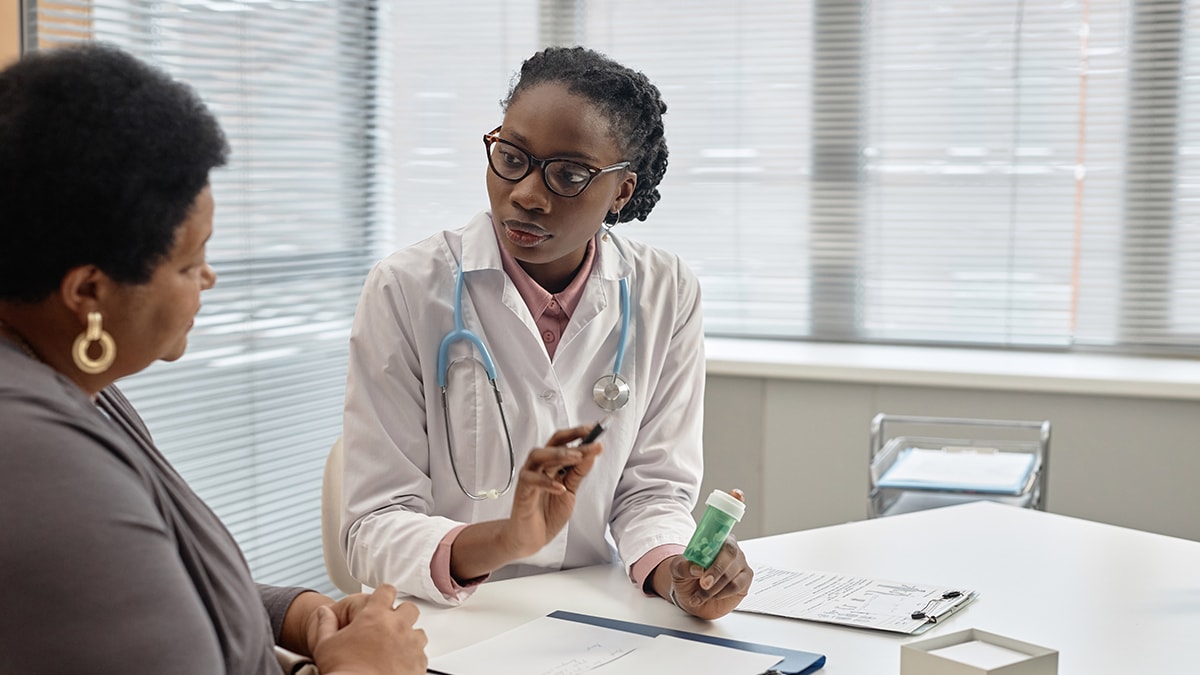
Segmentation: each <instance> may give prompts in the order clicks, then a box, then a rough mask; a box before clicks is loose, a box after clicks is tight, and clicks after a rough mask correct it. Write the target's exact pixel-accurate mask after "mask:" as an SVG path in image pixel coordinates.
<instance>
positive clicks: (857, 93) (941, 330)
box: [396, 0, 1200, 353]
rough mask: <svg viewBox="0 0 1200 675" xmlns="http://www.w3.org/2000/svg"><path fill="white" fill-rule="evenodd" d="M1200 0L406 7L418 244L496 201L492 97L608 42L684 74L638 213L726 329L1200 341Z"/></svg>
mask: <svg viewBox="0 0 1200 675" xmlns="http://www.w3.org/2000/svg"><path fill="white" fill-rule="evenodd" d="M1193 5H1194V3H1190V2H1179V1H1178V0H1138V1H1136V2H1135V1H1133V0H1125V1H1121V0H1088V1H1086V2H1085V1H1083V0H1079V1H1071V0H1068V1H1066V2H1056V3H1047V2H1024V1H1021V0H945V1H943V2H938V3H912V2H857V3H856V2H844V1H843V0H808V1H800V2H797V1H794V0H755V1H750V0H741V1H737V2H710V3H696V2H688V1H684V0H661V1H659V2H654V3H645V2H638V1H635V0H591V1H590V2H581V1H579V0H542V1H541V2H533V1H532V0H529V1H526V2H501V3H485V2H463V3H457V4H456V5H455V10H453V11H451V10H445V9H439V8H440V7H441V5H434V4H433V3H422V2H406V3H404V6H405V9H404V12H405V13H406V15H408V16H407V19H408V20H407V21H406V22H404V23H405V25H406V27H407V30H408V31H410V33H411V34H413V35H416V34H419V35H420V39H419V40H414V41H409V40H405V39H400V40H398V43H397V44H398V47H397V48H398V49H399V50H411V51H410V52H409V56H410V57H411V58H418V57H419V56H420V55H422V54H424V55H426V56H431V55H436V58H430V59H427V60H426V61H425V62H424V63H423V64H422V66H423V67H422V68H420V69H418V70H419V71H421V74H420V75H419V77H420V78H421V79H422V81H423V82H424V83H425V85H426V86H423V87H417V88H407V87H405V86H404V85H403V84H401V85H400V86H398V87H397V89H396V97H397V114H396V125H397V128H399V129H403V130H404V131H403V133H405V134H407V135H408V136H409V137H410V138H411V139H413V142H412V143H411V144H410V145H409V147H410V149H409V150H408V152H407V157H406V156H405V154H406V153H402V154H401V157H400V159H401V162H402V163H404V164H405V166H406V168H402V169H401V171H400V172H399V173H398V174H397V180H398V182H397V192H398V194H407V195H411V196H412V199H411V202H409V200H404V201H405V202H406V203H411V204H412V208H413V210H414V212H413V213H405V212H403V211H401V214H400V215H401V217H400V219H399V222H398V225H399V228H400V229H399V232H400V239H401V240H403V241H405V242H407V241H411V240H415V239H417V238H419V237H421V236H424V235H426V234H428V233H430V232H432V231H434V230H436V229H440V228H443V227H445V228H455V227H459V226H461V225H462V224H463V223H465V222H466V220H467V218H468V217H469V215H470V214H471V213H473V212H474V210H480V209H483V208H486V198H485V196H484V194H483V181H482V180H481V179H480V177H479V174H480V173H481V172H482V171H483V170H484V164H483V158H482V156H480V153H479V148H478V147H477V145H478V144H477V143H476V142H474V140H475V137H477V136H478V135H479V133H482V132H483V131H486V130H487V129H490V128H492V127H493V126H495V123H496V122H497V121H498V120H497V118H498V116H499V115H500V111H499V108H498V107H492V106H490V105H489V104H490V102H491V101H492V100H495V99H497V98H499V97H500V96H502V95H503V93H504V87H503V86H502V85H504V84H507V82H508V79H509V76H510V75H511V74H512V73H513V72H514V71H515V70H516V68H517V67H518V66H519V64H520V61H521V59H523V58H524V57H526V56H528V55H529V54H530V53H532V52H533V51H534V50H536V49H537V48H538V47H539V46H541V45H545V44H555V43H557V44H574V43H577V44H585V45H588V46H590V47H593V48H596V49H598V50H600V51H603V52H606V53H608V54H609V55H611V56H613V57H614V58H616V59H617V60H619V61H622V62H624V63H626V64H627V65H630V66H632V67H635V68H638V69H640V70H642V71H644V72H646V73H647V74H648V75H649V76H650V78H651V79H652V80H653V81H654V82H655V83H656V84H658V86H659V88H660V89H661V90H662V92H663V95H664V98H665V100H666V102H667V105H668V107H669V110H668V113H667V117H666V121H667V136H668V142H669V143H670V145H671V152H672V154H671V165H670V169H669V170H668V172H667V176H666V178H665V180H664V182H663V185H662V187H661V191H662V193H663V200H662V202H661V203H660V204H659V205H658V206H657V207H656V208H655V212H654V214H653V215H652V216H651V217H650V219H649V220H648V221H646V222H645V223H633V224H626V225H621V226H620V227H621V228H622V229H624V230H625V231H626V232H627V234H628V235H629V236H632V237H637V238H640V239H643V240H647V241H650V242H652V243H655V244H657V245H660V246H663V247H664V248H667V249H670V250H672V251H675V252H677V253H679V254H681V255H682V256H683V257H684V259H685V260H687V261H688V262H689V264H690V265H691V266H692V267H693V269H694V270H695V271H696V272H697V273H698V274H699V276H700V277H701V281H702V284H703V287H704V303H705V317H706V319H705V320H706V326H707V330H708V332H709V333H710V334H714V335H727V336H747V337H764V336H765V337H778V338H788V339H817V340H837V341H852V342H894V343H911V344H940V345H972V346H994V347H1014V348H1033V349H1055V350H1068V349H1088V350H1097V349H1102V350H1115V351H1122V352H1128V353H1144V352H1158V351H1165V352H1168V353H1197V352H1198V351H1200V348H1198V347H1197V345H1200V222H1198V219H1200V207H1196V206H1194V204H1195V203H1197V199H1196V192H1197V189H1196V187H1195V185H1196V184H1198V183H1200V180H1198V178H1200V160H1197V156H1198V154H1200V151H1198V150H1197V149H1196V148H1197V143H1200V134H1198V132H1197V129H1198V128H1200V127H1198V126H1197V125H1198V124H1200V122H1193V121H1191V119H1190V118H1191V117H1197V119H1200V116H1193V115H1188V114H1187V112H1188V111H1189V110H1191V109H1193V108H1194V105H1191V106H1189V104H1194V103H1196V102H1200V91H1198V88H1200V87H1198V85H1197V84H1196V83H1197V81H1200V78H1197V72H1198V67H1200V49H1197V47H1200V37H1197V33H1198V31H1195V30H1189V29H1190V28H1191V26H1190V24H1191V23H1192V21H1193V18H1192V17H1193V14H1194V12H1191V11H1190V10H1191V9H1192V7H1193ZM447 22H449V23H447ZM492 92H495V93H494V94H493V93H492ZM479 111H483V112H485V113H486V112H488V111H491V112H492V114H493V117H490V118H488V117H484V118H482V119H481V118H478V117H477V115H478V114H479ZM434 163H436V165H437V166H436V168H434V167H432V166H431V165H432V164H434ZM435 184H436V185H435ZM425 188H430V192H426V191H425ZM443 190H444V192H443ZM421 194H436V195H437V197H436V199H435V200H434V201H429V200H422V199H420V197H419V196H420V195H421ZM467 204H472V205H475V206H474V209H473V210H472V209H469V208H467V206H466V205H467Z"/></svg>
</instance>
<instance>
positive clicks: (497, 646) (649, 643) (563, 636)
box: [429, 616, 783, 675]
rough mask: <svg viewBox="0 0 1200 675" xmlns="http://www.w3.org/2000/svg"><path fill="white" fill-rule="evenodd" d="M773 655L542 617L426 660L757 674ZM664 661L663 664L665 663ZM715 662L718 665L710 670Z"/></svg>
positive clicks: (570, 672) (570, 669) (551, 669)
mask: <svg viewBox="0 0 1200 675" xmlns="http://www.w3.org/2000/svg"><path fill="white" fill-rule="evenodd" d="M782 660H783V657H782V656H779V655H776V654H762V653H756V652H748V651H742V650H740V649H731V648H729V647H722V646H719V645H713V644H705V643H702V642H694V641H692V640H684V639H680V638H676V637H672V636H670V635H658V636H655V637H650V636H647V635H639V634H637V633H631V632H627V631H623V630H615V629H611V628H604V627H602V626H597V625H594V624H590V623H580V622H577V621H569V620H563V619H558V618H555V617H552V616H545V617H542V618H540V619H535V620H533V621H530V622H529V623H526V624H523V625H521V626H518V627H517V628H514V629H512V630H510V631H507V632H505V633H501V634H500V635H497V636H495V637H493V638H491V639H488V640H484V641H482V642H479V643H477V644H474V645H472V646H470V647H465V648H463V649H459V650H457V651H454V652H451V653H449V654H443V655H441V656H438V657H435V658H432V659H430V660H429V672H432V673H441V674H443V675H580V674H582V673H597V674H603V675H608V674H609V673H641V672H686V671H687V670H688V669H691V671H692V672H721V673H745V675H753V674H755V673H761V672H763V671H765V670H767V669H769V668H770V667H771V666H774V665H775V664H777V663H779V662H780V661H782ZM664 664H665V665H664ZM714 664H717V669H716V670H712V668H713V665H714Z"/></svg>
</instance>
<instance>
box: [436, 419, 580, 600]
mask: <svg viewBox="0 0 1200 675" xmlns="http://www.w3.org/2000/svg"><path fill="white" fill-rule="evenodd" d="M591 430H592V427H591V426H584V427H575V428H573V429H563V430H561V431H556V432H554V435H553V436H551V437H550V440H549V442H547V443H546V447H542V448H534V449H533V451H532V452H530V453H529V457H528V458H527V459H526V460H525V464H523V465H522V466H521V469H520V472H519V473H518V474H517V485H516V487H515V488H513V505H512V511H511V512H510V513H509V516H508V518H503V519H500V520H488V521H484V522H482V523H472V524H470V525H468V526H467V527H466V528H465V529H463V530H462V531H461V532H459V534H458V537H457V538H456V539H455V540H454V543H453V544H452V545H451V547H450V574H451V576H453V577H454V579H456V580H458V582H459V583H460V584H466V583H471V582H472V581H473V580H475V579H479V578H481V577H483V576H484V575H486V574H490V573H491V572H493V571H494V570H497V569H500V568H501V567H504V566H505V565H507V564H509V563H511V562H512V561H514V560H517V559H519V558H524V557H527V556H531V555H533V554H534V553H537V552H538V551H540V550H542V548H543V547H544V546H545V545H546V544H548V543H550V540H551V539H553V538H554V536H555V535H556V534H558V533H559V531H561V530H562V528H563V526H565V525H566V524H567V521H568V520H570V519H571V513H572V512H573V511H574V510H575V492H576V491H577V490H579V486H580V484H582V483H583V478H584V476H586V475H587V474H588V472H589V471H591V470H592V465H594V464H595V463H596V456H597V455H599V454H600V452H601V450H602V449H603V448H602V446H601V445H600V444H599V443H589V444H587V445H578V446H574V447H567V444H568V443H570V442H572V441H575V440H577V439H578V440H581V439H583V438H584V437H585V436H587V434H588V432H590V431H591Z"/></svg>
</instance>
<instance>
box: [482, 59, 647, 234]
mask: <svg viewBox="0 0 1200 675" xmlns="http://www.w3.org/2000/svg"><path fill="white" fill-rule="evenodd" d="M547 83H557V84H562V85H564V86H566V88H567V91H569V92H571V93H572V94H576V95H578V96H582V97H583V98H586V99H587V100H589V101H591V102H592V103H593V104H595V105H596V106H597V107H598V108H599V109H600V112H602V113H603V114H604V115H605V117H607V118H608V120H609V125H610V127H609V131H610V133H611V134H612V135H613V137H614V138H616V139H617V142H618V143H619V144H620V145H621V150H622V154H623V155H624V157H625V158H626V159H627V160H628V161H629V162H630V166H629V170H630V171H632V172H634V173H636V174H637V177H638V179H637V186H636V187H635V188H634V190H633V196H632V197H631V198H630V200H629V202H628V203H627V204H625V206H624V208H622V209H621V212H620V213H609V214H608V215H607V216H605V218H604V222H606V223H617V222H628V221H630V220H633V219H635V218H636V219H638V220H645V219H646V216H648V215H650V210H651V209H653V208H654V205H655V204H657V203H658V200H659V199H660V198H661V197H662V195H660V194H659V192H658V184H659V182H661V181H662V178H663V175H664V174H665V173H666V172H667V141H666V137H665V136H664V132H663V119H662V116H663V113H665V112H667V104H666V103H664V102H663V100H662V95H661V94H660V93H659V91H658V87H656V86H654V84H652V83H651V82H650V80H649V78H647V77H646V76H645V74H643V73H641V72H639V71H636V70H632V69H630V68H626V67H625V66H622V65H621V64H619V63H617V62H616V61H613V60H612V59H610V58H608V57H607V56H605V55H603V54H600V53H598V52H595V51H592V50H590V49H586V48H584V47H550V48H548V49H544V50H542V51H540V52H538V53H536V54H534V55H533V56H531V57H529V58H528V59H526V60H525V62H524V63H523V64H521V72H520V74H519V75H518V76H517V78H516V80H515V81H514V82H513V84H512V86H511V87H510V88H509V91H508V96H506V97H505V98H504V100H502V101H501V102H500V105H501V108H502V109H503V110H506V111H507V110H508V106H509V104H511V103H512V102H513V100H515V99H516V98H517V97H518V96H520V95H521V92H523V91H525V90H527V89H531V88H533V87H534V86H536V85H539V84H547Z"/></svg>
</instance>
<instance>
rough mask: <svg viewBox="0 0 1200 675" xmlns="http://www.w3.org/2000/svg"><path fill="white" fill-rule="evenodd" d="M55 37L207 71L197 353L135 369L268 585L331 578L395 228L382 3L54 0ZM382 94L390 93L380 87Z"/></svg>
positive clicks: (44, 5)
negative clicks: (355, 375)
mask: <svg viewBox="0 0 1200 675" xmlns="http://www.w3.org/2000/svg"><path fill="white" fill-rule="evenodd" d="M26 23H27V26H29V27H30V28H32V29H33V30H34V31H35V32H36V34H37V36H38V44H40V45H42V46H46V45H49V44H55V43H59V42H68V41H73V40H80V39H96V40H103V41H106V42H111V43H114V44H117V45H120V46H122V47H124V48H126V49H128V50H129V51H131V52H132V53H134V54H137V55H139V56H140V57H142V58H144V59H146V60H148V61H150V62H152V63H156V64H157V65H159V66H161V67H164V68H165V69H167V70H168V71H169V72H171V73H172V74H173V75H175V76H176V77H178V78H179V79H181V80H183V81H185V82H188V83H190V84H192V85H193V86H194V87H195V88H196V89H197V90H198V91H199V93H200V95H201V97H202V98H203V99H204V100H205V101H206V102H207V103H208V105H209V107H210V108H211V110H212V111H213V112H214V114H216V116H217V118H218V119H219V120H220V121H221V124H222V126H223V127H224V129H225V132H226V134H227V135H228V137H229V141H230V145H231V147H232V154H231V161H230V164H229V165H228V166H227V167H225V168H221V169H217V170H216V171H214V172H213V174H212V176H211V179H212V184H213V194H214V198H215V200H216V205H217V208H216V218H215V228H214V234H213V238H212V240H211V241H210V243H209V247H208V251H209V261H210V263H211V264H212V266H213V268H214V269H215V270H216V272H217V274H218V281H217V285H216V287H215V288H214V289H212V290H210V291H208V292H207V293H205V294H204V296H203V308H202V310H201V312H200V314H199V316H198V317H197V319H196V326H195V329H194V330H193V331H192V334H191V338H190V345H189V348H188V351H187V354H186V355H185V356H184V357H183V358H182V359H181V360H180V361H178V362H176V363H172V364H162V363H160V364H155V365H153V366H151V367H150V368H149V369H147V370H146V371H143V372H142V373H139V374H137V375H134V376H132V377H130V378H128V379H126V380H124V381H122V382H121V383H120V385H121V387H122V388H123V389H124V391H125V392H126V393H127V394H128V396H129V397H130V399H131V400H132V401H133V403H134V405H135V406H136V407H137V408H138V410H139V411H140V412H141V413H142V415H143V416H144V417H145V419H146V422H147V424H148V426H149V427H150V430H151V432H152V433H153V434H154V437H155V440H156V441H157V442H158V445H159V446H160V448H161V449H162V450H163V452H164V453H165V454H166V455H167V457H168V458H169V459H170V460H171V462H172V464H174V465H175V467H176V468H177V469H178V470H179V471H180V473H181V474H183V476H184V477H185V478H186V479H187V481H188V482H189V484H191V486H192V487H193V488H194V489H195V490H196V491H197V492H198V493H199V494H200V495H201V497H203V498H204V499H205V501H206V502H207V503H208V504H209V505H210V506H211V507H212V508H213V509H214V510H215V511H216V512H217V514H218V515H219V516H220V517H221V519H222V521H224V523H225V524H226V525H227V526H228V527H229V529H230V530H231V531H232V532H233V534H234V536H235V537H236V539H237V540H238V542H239V544H240V545H241V547H242V549H243V551H244V552H245V554H246V557H247V559H248V561H249V563H250V566H251V569H252V571H253V572H254V575H255V578H256V579H257V580H258V581H260V582H264V583H276V584H297V585H304V586H308V587H311V588H316V589H320V590H323V591H325V592H331V591H332V590H333V587H332V584H331V583H330V582H329V580H328V579H327V577H326V575H325V570H324V564H323V561H322V557H321V532H320V489H321V473H322V469H323V466H324V459H325V456H326V454H327V453H328V451H329V448H330V446H331V445H332V443H333V441H334V439H335V438H337V436H338V434H340V433H341V422H342V396H343V391H344V387H345V377H346V352H347V343H348V338H349V327H350V322H351V319H352V317H353V313H354V308H355V304H356V303H357V299H358V294H359V290H360V288H361V284H362V279H363V277H364V275H365V272H366V270H367V269H368V268H369V266H370V264H371V263H373V262H374V261H375V260H376V259H377V258H378V257H379V254H380V252H381V251H382V250H383V246H382V241H383V240H384V235H383V233H385V232H387V231H388V230H390V227H391V226H390V224H389V218H390V215H391V214H390V206H389V203H388V197H389V195H390V185H391V183H390V178H389V176H388V174H387V168H388V166H389V164H390V162H389V152H388V149H387V147H386V144H387V142H388V136H387V134H386V133H384V132H385V131H386V126H381V125H380V123H379V120H380V113H379V109H380V105H381V103H380V100H382V99H381V97H378V96H377V94H378V92H380V91H382V90H384V89H385V86H384V85H385V84H386V81H387V76H388V70H389V68H390V64H389V63H388V62H387V61H386V59H382V58H381V57H380V50H381V47H382V46H383V45H382V43H383V42H385V39H384V38H383V36H382V34H381V32H382V30H383V26H384V25H385V22H383V21H381V16H380V12H379V10H378V9H377V8H376V5H375V3H373V2H367V1H358V2H347V1H338V2H335V1H333V0H306V1H300V0H269V1H263V0H240V1H236V2H234V1H228V2H217V1H202V0H195V1H188V0H179V1H177V2H153V3H146V2H136V1H132V0H96V1H94V2H53V3H51V2H40V3H36V4H33V5H31V6H29V7H28V11H27V14H26ZM377 99H380V100H377Z"/></svg>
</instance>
